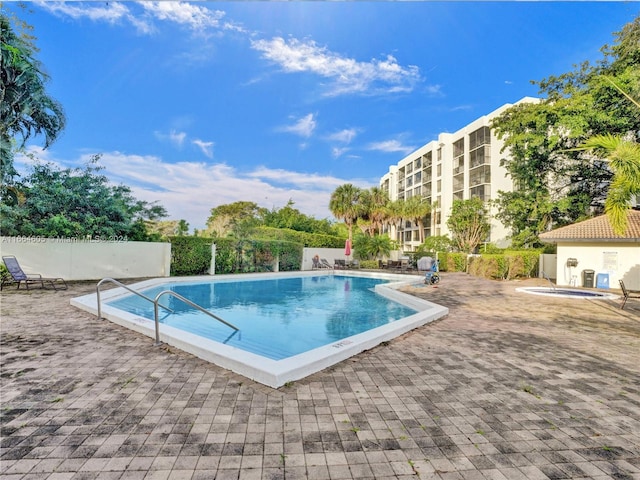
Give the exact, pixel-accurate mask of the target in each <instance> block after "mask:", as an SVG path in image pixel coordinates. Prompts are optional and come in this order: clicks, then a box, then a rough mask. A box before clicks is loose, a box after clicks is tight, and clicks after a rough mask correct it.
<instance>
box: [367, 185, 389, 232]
mask: <svg viewBox="0 0 640 480" xmlns="http://www.w3.org/2000/svg"><path fill="white" fill-rule="evenodd" d="M388 203H389V194H388V193H387V192H386V191H385V190H383V189H382V188H380V187H371V188H370V189H369V190H368V204H367V209H368V212H367V213H368V214H369V220H371V224H372V226H373V232H372V234H375V233H376V232H377V233H382V225H383V223H384V220H385V217H386V206H387V204H388Z"/></svg>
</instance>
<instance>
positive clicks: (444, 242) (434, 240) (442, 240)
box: [416, 235, 451, 253]
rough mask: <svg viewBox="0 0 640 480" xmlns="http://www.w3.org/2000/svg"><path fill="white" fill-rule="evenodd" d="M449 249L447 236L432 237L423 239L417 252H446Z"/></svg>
mask: <svg viewBox="0 0 640 480" xmlns="http://www.w3.org/2000/svg"><path fill="white" fill-rule="evenodd" d="M450 248H451V239H450V238H449V236H448V235H432V236H429V237H427V238H425V240H424V242H423V243H422V245H420V246H419V247H418V248H417V249H416V251H417V252H429V253H431V252H448V251H449V249H450Z"/></svg>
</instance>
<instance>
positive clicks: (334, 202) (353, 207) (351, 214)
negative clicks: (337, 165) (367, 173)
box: [329, 183, 362, 241]
mask: <svg viewBox="0 0 640 480" xmlns="http://www.w3.org/2000/svg"><path fill="white" fill-rule="evenodd" d="M361 195H362V190H361V189H359V188H358V187H356V186H354V185H352V184H350V183H345V184H344V185H340V186H339V187H338V188H336V189H335V190H334V192H333V193H332V194H331V199H330V200H329V210H331V213H333V215H334V216H335V217H336V218H338V219H342V220H344V223H345V224H346V225H347V228H348V229H349V241H351V240H352V239H353V224H354V223H355V221H356V220H357V219H358V217H359V216H360V215H361V212H362V204H361V203H360V198H361Z"/></svg>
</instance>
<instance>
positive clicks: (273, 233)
mask: <svg viewBox="0 0 640 480" xmlns="http://www.w3.org/2000/svg"><path fill="white" fill-rule="evenodd" d="M253 236H254V237H255V238H260V239H265V240H280V241H285V242H293V243H299V244H301V245H303V246H304V247H309V248H344V242H345V240H346V239H345V238H343V237H335V236H333V235H323V234H318V233H308V232H299V231H297V230H290V229H288V228H273V227H257V228H256V229H255V230H254V231H253Z"/></svg>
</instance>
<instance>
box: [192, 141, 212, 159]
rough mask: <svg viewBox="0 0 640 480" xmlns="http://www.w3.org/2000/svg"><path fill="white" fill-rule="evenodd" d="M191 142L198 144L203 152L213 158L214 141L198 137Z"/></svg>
mask: <svg viewBox="0 0 640 480" xmlns="http://www.w3.org/2000/svg"><path fill="white" fill-rule="evenodd" d="M191 143H193V144H194V145H197V146H198V147H199V148H200V150H202V153H204V154H205V155H206V156H207V157H209V158H213V145H214V143H213V142H205V141H202V140H199V139H197V138H196V139H195V140H193V141H192V142H191Z"/></svg>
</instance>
